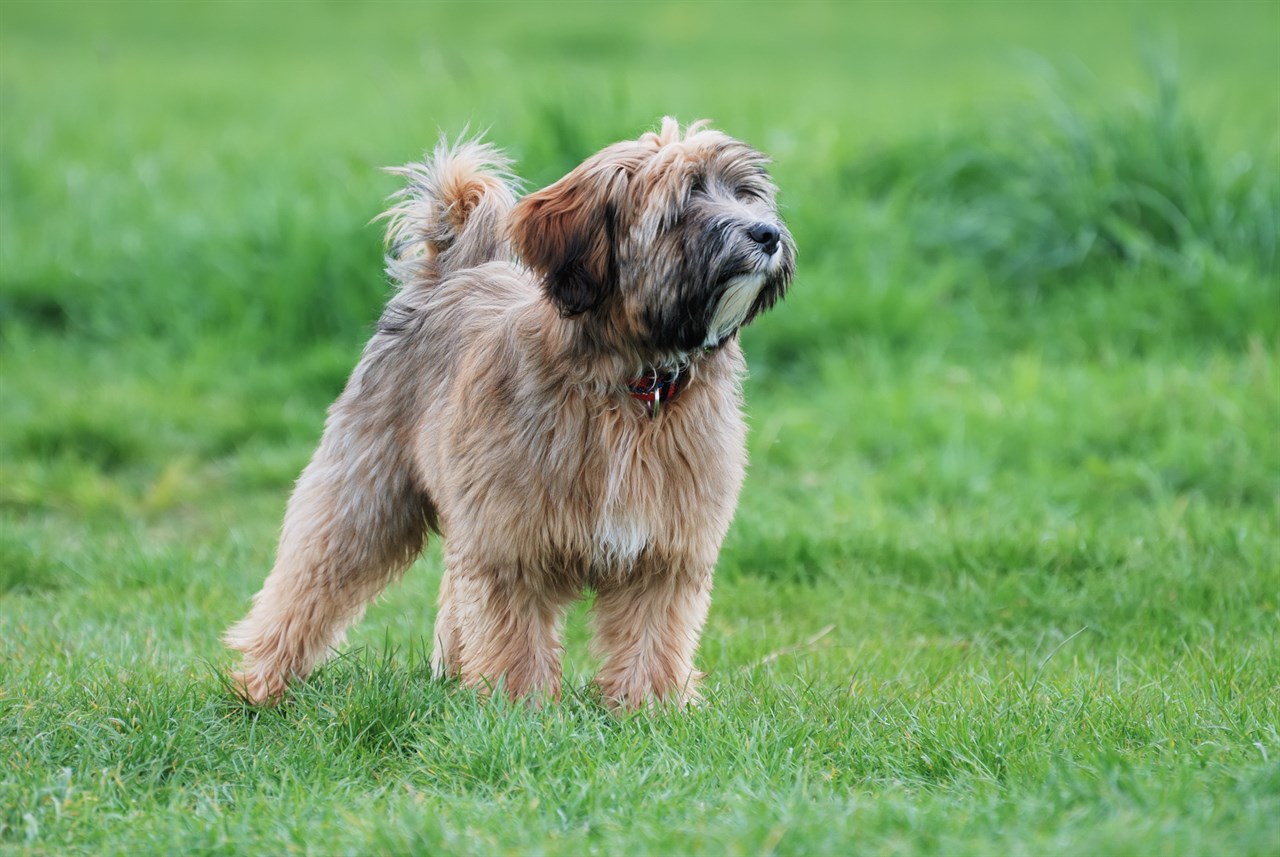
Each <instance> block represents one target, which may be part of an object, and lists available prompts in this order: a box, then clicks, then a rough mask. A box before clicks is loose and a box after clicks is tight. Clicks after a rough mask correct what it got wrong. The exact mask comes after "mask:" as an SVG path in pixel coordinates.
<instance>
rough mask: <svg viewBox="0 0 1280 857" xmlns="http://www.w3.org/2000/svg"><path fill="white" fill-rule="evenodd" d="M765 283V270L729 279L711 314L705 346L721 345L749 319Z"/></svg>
mask: <svg viewBox="0 0 1280 857" xmlns="http://www.w3.org/2000/svg"><path fill="white" fill-rule="evenodd" d="M764 283H765V274H764V272H763V271H752V272H751V273H749V274H739V275H738V276H736V277H734V278H733V279H731V280H729V283H728V285H727V286H726V287H725V290H724V294H722V295H721V296H720V300H719V301H718V302H717V303H716V308H715V312H714V313H713V314H712V316H711V323H710V325H708V330H707V339H706V342H704V343H703V345H704V346H707V347H711V346H715V345H719V344H720V343H721V342H723V341H724V340H725V339H726V338H727V337H728V336H729V335H730V334H732V333H733V332H734V331H735V330H737V329H738V328H739V327H741V326H742V323H743V322H744V321H746V319H747V315H748V314H749V313H750V312H751V308H752V307H753V306H755V302H756V298H757V297H758V296H759V295H760V290H761V289H763V288H764Z"/></svg>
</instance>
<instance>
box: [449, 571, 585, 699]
mask: <svg viewBox="0 0 1280 857" xmlns="http://www.w3.org/2000/svg"><path fill="white" fill-rule="evenodd" d="M445 562H446V571H445V578H444V581H443V582H442V583H441V587H440V607H439V612H438V614H437V616H436V627H435V640H436V644H435V654H434V656H433V658H432V662H433V664H434V665H435V667H436V669H437V670H438V671H440V672H443V673H446V674H448V675H453V676H457V677H459V678H460V679H461V680H462V681H463V682H464V683H466V684H469V685H473V686H475V687H478V688H480V689H482V690H484V691H486V692H487V691H489V690H492V689H494V688H498V687H501V688H503V690H504V691H505V692H506V694H507V695H508V696H509V697H511V698H513V699H518V698H522V697H528V698H530V699H532V700H533V701H535V702H536V701H539V700H542V699H558V698H559V696H560V680H561V665H560V659H561V653H562V649H561V643H560V631H561V625H562V623H563V621H564V614H565V608H566V606H567V604H568V603H569V601H571V600H572V597H573V596H572V593H570V592H566V591H562V590H560V589H557V588H551V587H547V586H542V585H539V581H536V580H534V581H531V580H529V579H527V578H525V577H524V576H522V575H520V574H516V573H510V572H504V571H503V570H495V569H492V568H489V567H487V566H485V565H484V564H478V563H475V562H472V561H469V559H468V556H467V553H466V552H464V551H457V552H454V551H452V550H450V551H449V555H448V556H447V557H446V561H445Z"/></svg>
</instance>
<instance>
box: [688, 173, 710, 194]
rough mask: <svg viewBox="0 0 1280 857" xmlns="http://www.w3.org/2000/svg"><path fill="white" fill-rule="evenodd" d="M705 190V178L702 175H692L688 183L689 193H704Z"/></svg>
mask: <svg viewBox="0 0 1280 857" xmlns="http://www.w3.org/2000/svg"><path fill="white" fill-rule="evenodd" d="M706 192H707V182H706V179H704V178H703V177H702V176H694V177H693V182H692V183H691V184H690V185H689V193H690V194H695V193H706Z"/></svg>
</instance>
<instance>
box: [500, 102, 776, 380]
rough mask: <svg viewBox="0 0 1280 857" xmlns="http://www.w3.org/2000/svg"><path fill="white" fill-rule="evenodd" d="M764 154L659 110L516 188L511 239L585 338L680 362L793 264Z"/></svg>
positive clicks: (761, 303)
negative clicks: (684, 126) (559, 174)
mask: <svg viewBox="0 0 1280 857" xmlns="http://www.w3.org/2000/svg"><path fill="white" fill-rule="evenodd" d="M766 162H767V161H766V158H765V157H764V156H763V155H761V154H760V153H759V152H756V151H755V150H753V149H751V148H750V147H749V146H747V145H745V144H743V143H740V142H738V141H737V140H733V139H731V138H730V137H727V136H725V135H724V134H721V133H720V132H718V131H712V130H708V129H706V128H704V127H703V126H702V124H701V123H695V124H694V125H693V126H691V127H690V128H689V129H688V130H687V131H686V132H685V133H684V134H681V132H680V128H679V126H678V125H677V124H676V122H675V120H672V119H664V120H663V123H662V130H661V131H660V132H659V133H656V134H653V133H651V134H646V135H645V136H643V137H641V138H640V139H639V140H637V141H630V142H624V143H617V144H615V145H613V146H610V147H608V148H607V149H605V150H603V151H602V152H599V153H598V154H596V155H594V156H592V157H591V158H589V159H588V160H587V161H585V162H584V163H583V164H582V165H581V166H579V167H578V168H577V169H575V170H574V171H573V172H571V173H570V174H569V175H567V176H565V177H564V178H563V179H561V180H560V181H558V182H556V183H555V184H553V185H551V186H550V187H548V188H545V189H543V190H540V191H537V192H536V193H533V194H530V195H529V196H527V197H525V198H524V199H523V200H521V201H520V203H519V204H518V205H517V206H516V209H515V211H514V212H513V214H512V221H511V228H512V232H511V237H512V243H513V246H514V248H515V250H516V252H517V253H518V254H519V255H520V257H521V258H522V259H523V260H524V261H525V263H526V264H527V265H529V267H530V268H532V269H533V270H534V271H536V272H537V273H539V274H540V275H542V277H543V280H544V283H545V288H546V292H547V295H548V297H549V298H550V299H551V300H552V301H553V302H554V303H555V304H556V305H557V306H558V307H559V308H560V311H561V312H562V314H564V315H566V316H572V317H576V318H578V319H579V320H580V321H581V323H582V324H583V325H584V333H586V334H587V335H588V337H589V338H590V339H592V340H593V341H595V342H597V343H599V344H601V345H602V346H604V347H626V348H630V349H634V350H635V351H636V352H637V353H639V354H641V355H642V356H644V357H645V358H646V359H648V360H651V361H652V362H654V363H662V362H678V361H680V360H682V359H685V358H687V356H688V355H689V354H691V353H693V352H694V351H696V350H698V349H701V348H704V347H712V346H715V345H718V344H720V343H721V342H723V341H724V340H726V339H728V338H729V337H731V336H733V335H734V334H735V333H736V332H737V331H738V329H739V328H740V327H742V326H743V325H745V324H747V323H748V322H750V321H751V320H752V319H753V318H755V316H756V315H758V314H759V313H760V312H762V311H764V310H766V309H768V308H769V307H771V306H772V305H773V304H774V303H775V302H776V301H777V300H778V299H779V298H780V297H782V295H783V293H784V292H785V291H786V288H787V285H788V284H789V283H790V281H791V277H792V275H793V274H794V272H795V244H794V242H793V241H792V238H791V233H789V232H788V231H787V228H786V226H785V225H784V224H783V223H782V220H781V218H779V216H778V210H777V205H776V203H775V200H774V197H775V194H776V188H775V187H774V186H773V183H772V182H771V181H770V179H769V176H768V173H766V172H765V164H766Z"/></svg>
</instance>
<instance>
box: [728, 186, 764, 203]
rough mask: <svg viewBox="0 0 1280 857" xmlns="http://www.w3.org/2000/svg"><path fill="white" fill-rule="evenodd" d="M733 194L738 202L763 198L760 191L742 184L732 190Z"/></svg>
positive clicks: (757, 200) (756, 200) (755, 200)
mask: <svg viewBox="0 0 1280 857" xmlns="http://www.w3.org/2000/svg"><path fill="white" fill-rule="evenodd" d="M733 196H734V198H735V199H737V200H738V201H739V202H759V201H760V200H762V199H764V197H763V196H761V195H760V192H759V191H758V190H756V189H755V188H753V187H749V186H747V185H742V186H741V187H739V188H737V189H736V190H735V191H734V192H733Z"/></svg>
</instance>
